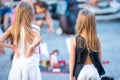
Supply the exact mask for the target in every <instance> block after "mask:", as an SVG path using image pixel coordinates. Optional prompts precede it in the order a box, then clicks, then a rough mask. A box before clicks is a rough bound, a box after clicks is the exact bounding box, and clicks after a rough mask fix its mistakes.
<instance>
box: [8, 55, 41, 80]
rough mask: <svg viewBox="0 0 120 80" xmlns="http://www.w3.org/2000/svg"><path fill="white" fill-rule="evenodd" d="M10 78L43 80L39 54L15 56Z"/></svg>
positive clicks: (13, 79)
mask: <svg viewBox="0 0 120 80" xmlns="http://www.w3.org/2000/svg"><path fill="white" fill-rule="evenodd" d="M8 80H42V77H41V73H40V69H39V59H38V58H37V55H36V54H35V55H33V56H32V57H30V58H23V57H20V58H19V59H17V58H15V57H14V59H13V63H12V68H11V70H10V73H9V77H8Z"/></svg>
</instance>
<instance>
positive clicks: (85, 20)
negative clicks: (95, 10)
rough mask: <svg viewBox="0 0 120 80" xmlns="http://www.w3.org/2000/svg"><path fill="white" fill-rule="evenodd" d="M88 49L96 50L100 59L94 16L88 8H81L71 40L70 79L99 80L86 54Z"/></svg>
mask: <svg viewBox="0 0 120 80" xmlns="http://www.w3.org/2000/svg"><path fill="white" fill-rule="evenodd" d="M88 49H90V50H91V51H97V52H98V54H99V58H100V59H101V47H100V42H99V39H98V37H97V32H96V20H95V16H94V15H93V14H92V13H91V12H90V11H89V10H86V9H83V10H81V11H80V12H79V14H78V18H77V22H76V36H75V37H73V38H72V40H71V49H70V50H71V51H70V60H69V64H70V67H69V71H70V80H100V77H99V74H98V72H97V69H96V68H95V66H94V65H93V64H92V61H91V59H90V56H89V55H88Z"/></svg>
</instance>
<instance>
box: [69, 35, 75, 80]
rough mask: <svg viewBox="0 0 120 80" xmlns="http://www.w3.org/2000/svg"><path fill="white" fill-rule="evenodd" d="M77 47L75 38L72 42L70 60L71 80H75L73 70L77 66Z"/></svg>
mask: <svg viewBox="0 0 120 80" xmlns="http://www.w3.org/2000/svg"><path fill="white" fill-rule="evenodd" d="M75 46H76V42H75V38H74V37H73V38H72V40H71V48H70V59H69V71H70V73H69V75H70V80H74V76H73V70H74V65H75Z"/></svg>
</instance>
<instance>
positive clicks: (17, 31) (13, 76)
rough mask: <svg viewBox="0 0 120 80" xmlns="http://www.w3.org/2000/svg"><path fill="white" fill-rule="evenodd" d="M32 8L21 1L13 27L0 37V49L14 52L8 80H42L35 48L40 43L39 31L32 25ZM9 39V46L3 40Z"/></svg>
mask: <svg viewBox="0 0 120 80" xmlns="http://www.w3.org/2000/svg"><path fill="white" fill-rule="evenodd" d="M33 17H34V8H33V6H32V4H31V3H29V2H26V1H22V2H21V3H20V4H19V5H18V6H17V9H16V16H15V21H14V23H13V25H11V26H10V27H9V29H8V30H7V31H6V32H5V33H4V34H2V35H1V36H0V47H7V48H11V49H13V50H14V58H13V62H12V67H11V70H10V73H9V77H8V80H42V79H41V73H40V70H39V54H38V51H37V46H38V45H39V44H40V42H41V36H40V34H39V30H37V29H36V28H35V27H33V25H32V21H33ZM8 38H10V39H11V44H6V43H5V40H7V39H8Z"/></svg>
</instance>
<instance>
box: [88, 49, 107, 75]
mask: <svg viewBox="0 0 120 80" xmlns="http://www.w3.org/2000/svg"><path fill="white" fill-rule="evenodd" d="M88 55H89V56H90V59H91V61H92V63H93V64H94V66H95V67H96V69H97V71H98V73H99V75H104V74H105V70H104V68H103V66H102V64H101V62H100V59H99V57H98V52H95V51H89V52H88Z"/></svg>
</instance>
